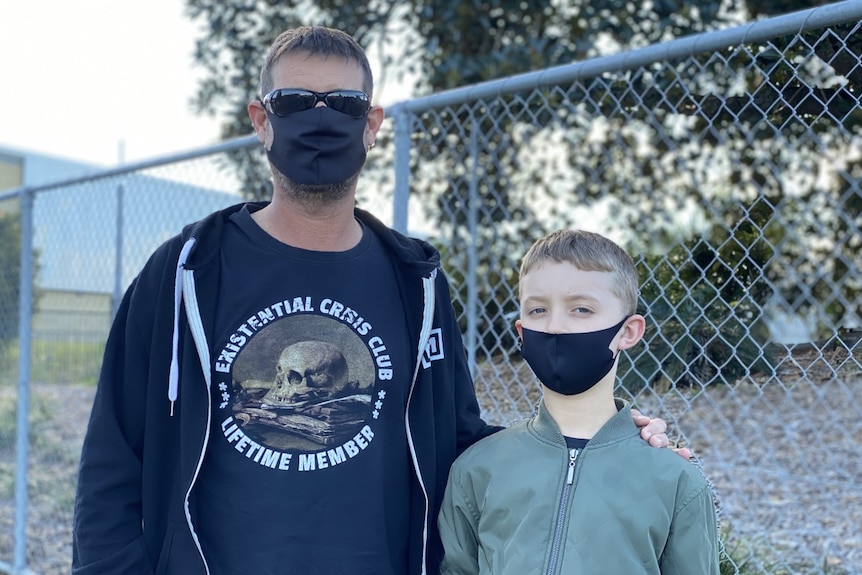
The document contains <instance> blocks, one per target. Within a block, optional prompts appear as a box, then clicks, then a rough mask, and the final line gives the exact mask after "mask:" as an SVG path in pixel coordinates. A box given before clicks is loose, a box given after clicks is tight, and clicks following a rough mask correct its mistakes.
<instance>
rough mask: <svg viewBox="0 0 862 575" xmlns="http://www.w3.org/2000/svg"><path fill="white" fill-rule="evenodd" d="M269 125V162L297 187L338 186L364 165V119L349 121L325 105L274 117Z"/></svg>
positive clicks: (346, 116)
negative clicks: (298, 185)
mask: <svg viewBox="0 0 862 575" xmlns="http://www.w3.org/2000/svg"><path fill="white" fill-rule="evenodd" d="M266 115H267V117H268V118H269V122H270V124H271V125H272V134H273V139H272V147H271V148H270V149H269V150H267V152H266V155H267V157H268V158H269V161H270V162H271V163H272V165H273V166H275V169H277V170H278V171H279V172H281V173H282V174H284V175H285V176H286V177H287V178H288V179H289V180H292V181H294V182H296V183H298V184H306V185H328V184H340V183H341V182H344V181H346V180H347V179H348V178H350V177H351V176H353V175H354V174H356V173H357V172H358V171H359V170H360V169H361V168H362V165H363V164H364V163H365V142H364V134H365V126H366V124H367V120H366V117H365V116H363V117H361V118H352V117H350V116H348V115H347V114H344V113H342V112H338V111H336V110H333V109H331V108H329V107H327V106H318V107H316V108H311V109H310V110H304V111H301V112H296V113H294V114H289V115H287V116H284V117H280V116H276V115H275V114H273V113H271V112H269V111H268V110H267V113H266Z"/></svg>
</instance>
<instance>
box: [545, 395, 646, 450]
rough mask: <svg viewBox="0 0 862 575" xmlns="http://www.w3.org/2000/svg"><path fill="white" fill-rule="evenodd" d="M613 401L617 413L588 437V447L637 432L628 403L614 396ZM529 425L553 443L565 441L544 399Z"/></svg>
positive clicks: (612, 441)
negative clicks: (590, 437)
mask: <svg viewBox="0 0 862 575" xmlns="http://www.w3.org/2000/svg"><path fill="white" fill-rule="evenodd" d="M614 403H615V404H616V406H617V414H616V415H614V416H613V417H612V418H610V419H609V420H608V421H607V422H606V423H605V424H604V425H603V426H602V427H601V429H599V431H598V432H597V433H596V434H595V435H594V436H593V437H592V439H590V442H589V444H588V445H589V446H590V447H596V446H601V445H606V444H610V443H615V442H617V441H619V440H621V439H625V438H628V437H631V436H632V435H637V434H638V429H637V427H636V426H635V424H634V421H632V416H631V410H630V407H631V406H630V404H629V403H628V402H626V401H624V400H622V399H619V398H614ZM530 426H531V427H532V428H533V430H534V431H535V432H536V433H538V434H539V435H540V436H542V437H543V438H545V439H547V440H548V441H551V442H553V443H563V442H565V439H564V438H563V434H562V432H561V431H560V426H559V425H557V422H556V421H554V418H553V417H551V414H550V412H549V411H548V408H547V407H546V406H545V402H544V400H542V401H540V402H539V406H538V412H537V413H536V415H535V416H534V417H533V419H532V421H531V422H530Z"/></svg>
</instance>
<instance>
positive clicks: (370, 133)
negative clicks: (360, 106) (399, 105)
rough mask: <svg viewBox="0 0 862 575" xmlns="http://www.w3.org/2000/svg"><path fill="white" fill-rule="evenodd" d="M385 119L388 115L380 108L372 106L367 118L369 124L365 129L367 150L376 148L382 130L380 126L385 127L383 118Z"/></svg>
mask: <svg viewBox="0 0 862 575" xmlns="http://www.w3.org/2000/svg"><path fill="white" fill-rule="evenodd" d="M385 117H386V113H385V112H384V111H383V108H381V107H380V106H371V108H369V110H368V118H367V120H368V124H367V126H366V128H365V147H366V149H367V148H370V147H372V146H374V140H375V139H376V138H377V132H378V131H379V130H380V126H382V125H383V118H385Z"/></svg>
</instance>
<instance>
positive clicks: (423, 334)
mask: <svg viewBox="0 0 862 575" xmlns="http://www.w3.org/2000/svg"><path fill="white" fill-rule="evenodd" d="M436 277H437V270H436V269H435V270H433V271H432V272H431V273H430V274H429V275H428V276H426V277H423V278H422V288H423V291H424V294H425V297H424V299H425V305H424V310H423V315H422V328H421V329H420V331H419V349H418V350H417V351H418V355H417V356H416V367H415V369H414V370H413V381H411V382H410V391H409V392H408V395H407V407H406V408H405V410H404V426H405V428H406V431H407V444H408V446H409V448H410V458H411V459H412V460H413V468H414V469H415V470H416V477H417V479H418V481H419V487H420V488H421V489H422V496H423V497H424V498H425V518H424V520H423V523H422V525H423V527H422V565H421V570H420V573H421V575H426V573H427V570H426V563H427V557H426V554H427V552H428V518H429V515H430V513H431V511H430V502H429V499H428V489H427V488H426V487H425V479H424V478H423V477H422V469H421V468H420V467H419V456H418V455H417V453H416V446H415V444H414V443H413V430H412V429H411V427H410V403H411V402H412V400H413V391H414V389H415V387H416V381H417V380H418V379H419V370H420V369H421V367H422V357H423V356H424V355H425V350H426V348H427V346H428V339H429V338H430V335H431V324H432V322H433V321H434V303H435V298H434V280H435V278H436Z"/></svg>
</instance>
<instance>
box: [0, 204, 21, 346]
mask: <svg viewBox="0 0 862 575" xmlns="http://www.w3.org/2000/svg"><path fill="white" fill-rule="evenodd" d="M0 269H2V270H3V273H2V274H0V353H2V352H3V351H4V350H5V349H6V348H7V347H8V346H9V344H10V343H11V342H12V341H14V340H15V339H16V338H17V337H18V297H19V296H18V294H19V293H20V278H21V221H20V218H19V217H18V216H17V215H16V214H0Z"/></svg>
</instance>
